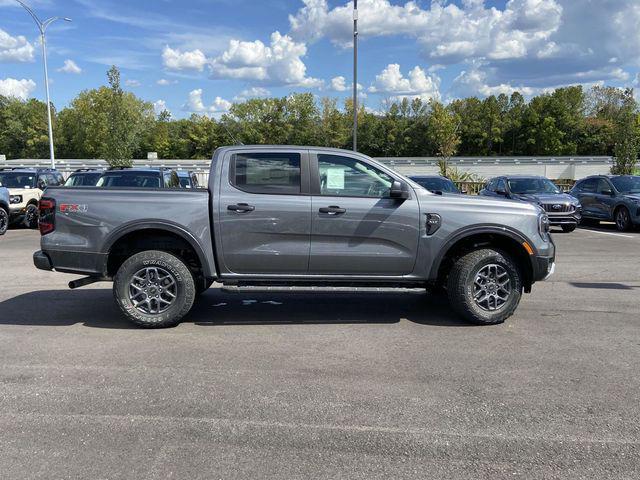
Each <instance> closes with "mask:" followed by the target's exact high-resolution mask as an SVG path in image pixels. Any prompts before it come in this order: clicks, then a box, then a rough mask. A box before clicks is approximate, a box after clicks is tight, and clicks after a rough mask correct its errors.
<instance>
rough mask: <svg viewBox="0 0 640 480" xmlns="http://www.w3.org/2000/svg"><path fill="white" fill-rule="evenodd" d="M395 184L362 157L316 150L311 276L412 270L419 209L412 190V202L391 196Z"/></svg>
mask: <svg viewBox="0 0 640 480" xmlns="http://www.w3.org/2000/svg"><path fill="white" fill-rule="evenodd" d="M394 180H395V178H394V177H393V176H392V175H390V174H389V173H387V172H384V171H383V170H381V169H379V168H377V167H376V166H374V165H371V164H369V163H368V162H366V161H365V160H363V159H361V158H358V157H350V156H346V155H342V154H340V155H336V154H326V153H322V152H318V153H317V154H314V153H313V152H312V154H311V191H312V192H313V197H312V219H313V223H312V232H311V257H310V259H309V273H310V274H316V275H328V276H332V275H353V276H358V275H366V276H371V275H380V276H401V275H408V274H410V273H412V272H413V269H414V265H415V260H416V253H417V250H418V238H419V220H420V210H419V206H418V202H417V199H416V197H415V194H414V192H413V191H412V190H411V188H409V187H408V186H406V188H408V189H409V191H410V197H409V198H407V199H396V198H390V196H389V192H390V187H391V183H392V182H393V181H394Z"/></svg>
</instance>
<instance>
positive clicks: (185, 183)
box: [176, 170, 200, 188]
mask: <svg viewBox="0 0 640 480" xmlns="http://www.w3.org/2000/svg"><path fill="white" fill-rule="evenodd" d="M176 173H177V174H178V180H179V181H180V188H200V185H199V184H198V176H197V175H196V174H195V172H191V171H188V170H177V172H176Z"/></svg>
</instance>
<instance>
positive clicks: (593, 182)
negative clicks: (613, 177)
mask: <svg viewBox="0 0 640 480" xmlns="http://www.w3.org/2000/svg"><path fill="white" fill-rule="evenodd" d="M597 187H598V179H597V178H587V179H586V180H583V181H582V182H580V184H579V185H577V186H576V189H575V195H576V197H577V198H578V200H580V204H581V205H582V214H583V215H586V216H588V217H597V216H598V214H597V207H596V203H595V200H596V190H597Z"/></svg>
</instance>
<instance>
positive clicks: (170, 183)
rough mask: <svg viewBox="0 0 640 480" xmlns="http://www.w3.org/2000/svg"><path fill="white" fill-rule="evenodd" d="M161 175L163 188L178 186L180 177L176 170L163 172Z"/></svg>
mask: <svg viewBox="0 0 640 480" xmlns="http://www.w3.org/2000/svg"><path fill="white" fill-rule="evenodd" d="M163 176H164V187H165V188H180V179H179V178H178V174H177V173H176V172H173V171H170V172H164V174H163Z"/></svg>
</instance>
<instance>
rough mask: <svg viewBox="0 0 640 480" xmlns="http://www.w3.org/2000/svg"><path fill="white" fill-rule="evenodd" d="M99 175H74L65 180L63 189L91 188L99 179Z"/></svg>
mask: <svg viewBox="0 0 640 480" xmlns="http://www.w3.org/2000/svg"><path fill="white" fill-rule="evenodd" d="M100 175H101V174H100V173H75V174H72V175H71V176H70V177H69V178H67V181H66V183H65V184H64V186H65V187H93V186H95V184H96V183H97V182H98V179H99V178H100Z"/></svg>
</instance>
